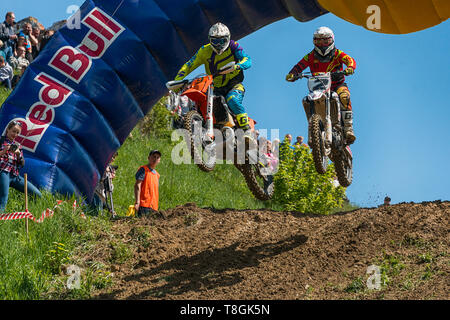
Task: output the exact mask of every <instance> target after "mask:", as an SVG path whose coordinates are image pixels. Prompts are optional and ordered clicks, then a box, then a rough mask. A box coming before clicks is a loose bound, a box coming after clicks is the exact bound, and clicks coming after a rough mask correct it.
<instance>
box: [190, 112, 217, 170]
mask: <svg viewBox="0 0 450 320" xmlns="http://www.w3.org/2000/svg"><path fill="white" fill-rule="evenodd" d="M184 128H185V129H186V130H187V131H188V132H189V139H190V149H191V156H192V159H193V160H194V163H195V164H196V165H197V166H198V167H199V168H200V170H202V171H205V172H210V171H212V170H214V167H215V166H216V148H215V147H214V144H205V142H204V139H203V137H204V135H205V131H206V129H205V128H204V126H203V117H202V116H201V115H200V114H199V113H198V112H197V111H195V110H191V111H189V112H188V113H187V114H186V116H185V119H184Z"/></svg>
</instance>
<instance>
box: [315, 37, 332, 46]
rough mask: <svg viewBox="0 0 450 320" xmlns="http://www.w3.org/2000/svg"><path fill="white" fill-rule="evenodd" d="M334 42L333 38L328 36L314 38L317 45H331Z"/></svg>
mask: <svg viewBox="0 0 450 320" xmlns="http://www.w3.org/2000/svg"><path fill="white" fill-rule="evenodd" d="M332 43H333V38H331V37H327V38H317V37H316V38H314V44H315V45H316V46H329V45H331V44H332Z"/></svg>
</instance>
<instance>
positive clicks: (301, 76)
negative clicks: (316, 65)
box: [293, 71, 345, 81]
mask: <svg viewBox="0 0 450 320" xmlns="http://www.w3.org/2000/svg"><path fill="white" fill-rule="evenodd" d="M316 76H317V75H316ZM330 76H345V72H344V71H336V72H331V73H330ZM312 77H315V76H314V75H312V74H311V73H306V74H305V73H299V74H296V75H294V78H293V80H294V81H296V80H299V79H301V78H307V79H309V78H312Z"/></svg>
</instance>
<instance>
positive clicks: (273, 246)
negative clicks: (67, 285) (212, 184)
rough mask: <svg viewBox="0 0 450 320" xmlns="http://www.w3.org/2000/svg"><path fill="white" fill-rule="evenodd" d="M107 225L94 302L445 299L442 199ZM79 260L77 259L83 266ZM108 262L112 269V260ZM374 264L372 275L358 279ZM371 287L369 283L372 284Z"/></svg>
mask: <svg viewBox="0 0 450 320" xmlns="http://www.w3.org/2000/svg"><path fill="white" fill-rule="evenodd" d="M163 214H164V216H165V218H161V217H146V218H142V219H122V220H119V221H115V222H114V224H113V227H112V230H111V233H112V235H113V237H114V238H115V239H116V240H115V241H119V242H121V245H122V246H123V247H126V249H124V252H131V253H130V254H129V257H128V259H124V261H122V262H117V261H118V259H117V257H118V256H120V255H119V254H118V253H117V247H116V248H114V247H113V246H111V245H110V241H111V237H109V239H108V237H105V239H104V241H103V242H101V243H103V244H101V243H100V244H99V246H103V248H97V249H93V250H92V253H91V255H92V256H91V257H89V256H86V257H84V258H85V259H86V260H89V259H95V260H96V261H98V260H103V261H104V262H105V263H106V264H107V265H109V267H110V268H111V271H112V272H114V283H113V285H112V287H110V288H108V289H107V290H104V291H100V292H97V294H96V295H95V298H97V299H449V298H450V294H449V292H450V291H449V288H450V286H449V284H450V282H449V281H450V280H449V279H450V278H449V269H450V259H449V252H448V248H449V240H450V239H449V225H450V223H449V216H450V202H448V201H446V202H441V201H434V202H423V203H418V204H416V203H402V204H397V205H392V206H388V207H380V208H369V209H358V210H355V211H351V212H345V213H338V214H334V215H329V216H319V215H311V214H302V213H298V212H274V211H269V210H241V211H235V210H212V209H204V208H198V207H197V206H196V205H195V204H186V205H184V206H179V207H177V208H174V209H170V210H167V211H165V212H163ZM86 260H85V261H86ZM114 261H116V262H114ZM371 265H375V266H377V267H378V268H379V269H378V270H379V271H380V273H381V275H380V281H379V282H376V281H375V282H372V287H378V288H379V289H378V290H377V289H376V288H374V289H369V288H368V286H367V280H368V278H369V277H371V279H373V278H377V276H376V275H372V276H370V274H367V269H368V267H369V266H371ZM378 285H379V286H378Z"/></svg>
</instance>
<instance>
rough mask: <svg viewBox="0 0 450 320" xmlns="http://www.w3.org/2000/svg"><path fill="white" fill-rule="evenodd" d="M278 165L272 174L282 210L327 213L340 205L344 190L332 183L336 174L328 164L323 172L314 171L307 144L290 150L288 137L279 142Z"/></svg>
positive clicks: (332, 166)
mask: <svg viewBox="0 0 450 320" xmlns="http://www.w3.org/2000/svg"><path fill="white" fill-rule="evenodd" d="M280 159H281V161H280V165H279V169H278V173H277V174H276V175H275V177H274V178H275V181H274V183H275V194H274V200H275V201H276V202H278V203H280V204H282V205H283V207H284V209H285V210H295V211H301V212H313V213H321V214H327V213H329V212H331V210H333V209H334V208H340V207H342V205H343V202H344V197H345V189H344V188H343V187H341V186H339V187H337V188H335V187H334V186H333V183H332V182H333V178H334V177H335V176H336V173H335V170H334V165H333V164H330V165H329V166H328V170H327V172H326V173H325V174H323V175H321V174H318V173H317V172H316V169H315V167H314V160H313V157H312V155H311V153H310V152H309V149H308V148H307V147H303V146H302V147H299V148H296V149H295V152H294V150H292V149H291V148H290V147H289V146H288V143H287V140H285V141H284V143H283V144H281V145H280Z"/></svg>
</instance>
